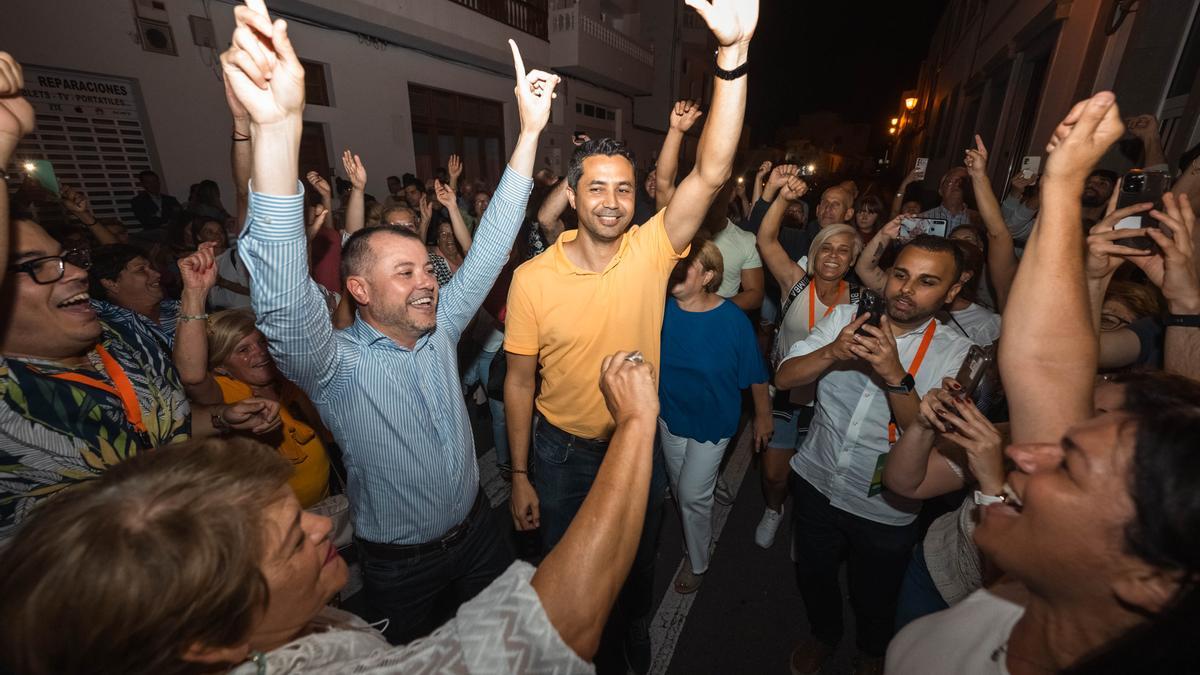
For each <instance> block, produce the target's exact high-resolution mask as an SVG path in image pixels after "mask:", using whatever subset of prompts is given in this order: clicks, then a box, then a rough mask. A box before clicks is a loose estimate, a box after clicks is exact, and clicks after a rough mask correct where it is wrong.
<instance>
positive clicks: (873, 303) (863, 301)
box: [854, 290, 887, 335]
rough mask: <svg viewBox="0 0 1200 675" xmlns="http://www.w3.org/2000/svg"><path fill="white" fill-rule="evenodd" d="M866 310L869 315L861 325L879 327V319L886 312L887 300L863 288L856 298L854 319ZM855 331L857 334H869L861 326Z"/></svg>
mask: <svg viewBox="0 0 1200 675" xmlns="http://www.w3.org/2000/svg"><path fill="white" fill-rule="evenodd" d="M867 312H870V313H871V316H870V318H868V319H867V321H866V323H864V324H863V326H875V327H876V328H879V321H880V319H882V318H883V315H884V313H885V312H887V302H886V301H885V300H884V299H883V298H882V297H880V296H879V294H878V293H874V292H872V291H868V290H863V292H862V294H861V295H860V296H859V298H858V311H857V312H855V313H854V319H855V320H856V321H857V320H858V319H859V318H860V317H862V315H863V314H866V313H867ZM856 332H857V333H858V334H859V335H869V333H867V331H865V330H863V329H862V327H861V326H860V327H859V329H858V330H857V331H856Z"/></svg>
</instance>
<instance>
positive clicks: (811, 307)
mask: <svg viewBox="0 0 1200 675" xmlns="http://www.w3.org/2000/svg"><path fill="white" fill-rule="evenodd" d="M844 290H846V281H845V280H844V279H843V280H842V281H839V282H838V287H837V298H840V297H842V291H844ZM837 298H834V300H833V304H832V305H830V306H828V307H826V308H825V313H824V314H822V315H821V318H822V319H824V318H825V317H827V316H829V315H830V313H832V312H833V308H834V307H835V306H837ZM815 325H817V282H815V281H814V282H812V283H811V284H809V285H808V332H810V333H811V332H812V329H813V326H815Z"/></svg>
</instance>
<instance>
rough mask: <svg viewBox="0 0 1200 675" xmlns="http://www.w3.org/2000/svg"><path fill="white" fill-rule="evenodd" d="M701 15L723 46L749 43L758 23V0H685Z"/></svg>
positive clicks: (685, 2) (718, 42)
mask: <svg viewBox="0 0 1200 675" xmlns="http://www.w3.org/2000/svg"><path fill="white" fill-rule="evenodd" d="M684 4H686V5H687V6H688V7H691V8H692V9H694V10H696V12H697V13H698V14H699V15H700V18H702V19H704V23H706V24H708V29H709V30H710V31H712V34H713V36H714V37H716V38H717V44H719V45H720V46H722V47H732V46H733V45H737V44H742V45H744V44H747V43H749V42H750V38H752V37H754V28H755V26H757V25H758V0H711V2H709V1H708V0H684Z"/></svg>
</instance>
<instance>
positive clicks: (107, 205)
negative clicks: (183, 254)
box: [7, 66, 187, 226]
mask: <svg viewBox="0 0 1200 675" xmlns="http://www.w3.org/2000/svg"><path fill="white" fill-rule="evenodd" d="M24 75H25V95H26V98H28V99H29V102H30V103H31V104H32V105H33V109H34V112H35V113H36V115H37V129H36V130H35V131H34V132H33V133H31V134H29V135H27V136H26V137H25V138H23V139H21V143H20V145H18V146H17V150H16V152H15V153H14V154H13V158H12V162H11V164H10V166H9V167H8V168H7V170H8V171H9V172H10V173H17V172H21V171H23V167H24V164H25V163H26V162H28V161H29V160H35V159H43V160H47V161H49V162H50V164H51V166H53V168H54V173H55V175H56V176H57V178H58V181H59V184H60V185H63V184H65V185H71V186H74V187H78V188H81V189H82V190H83V191H84V192H85V193H86V194H87V196H88V199H89V200H90V201H91V205H92V209H93V211H94V212H95V214H96V216H97V217H98V218H119V219H120V220H122V221H123V222H125V223H126V224H127V225H132V226H136V222H137V221H136V220H135V219H134V217H133V210H132V209H131V208H130V206H129V200H130V199H132V198H133V197H134V195H136V194H137V192H138V190H139V188H138V185H137V175H138V173H139V172H141V171H145V170H147V169H150V170H157V167H156V166H155V162H154V161H153V156H154V152H153V148H152V147H151V145H150V140H149V133H148V131H147V130H148V129H149V122H148V118H147V116H146V111H145V110H144V109H143V108H142V105H141V99H140V97H139V96H138V88H137V81H136V80H132V79H127V78H119V77H109V76H107V75H93V74H90V73H80V72H76V71H68V70H59V69H52V68H42V67H38V66H25V67H24ZM16 182H17V181H10V183H9V185H10V188H16V187H18V186H17V185H15V183H16ZM164 187H165V179H164ZM172 189H173V191H174V192H176V193H178V192H179V191H180V190H186V186H184V185H183V184H180V183H176V184H175V185H173V186H172ZM176 196H177V197H179V198H180V200H181V201H182V200H183V199H185V198H186V197H187V195H186V194H182V195H179V194H176ZM39 197H40V198H39V199H38V201H36V202H35V203H34V204H33V209H34V211H35V214H36V215H37V217H38V219H39V220H40V221H41V222H42V223H43V224H44V225H47V226H54V225H58V224H61V223H62V222H63V221H64V220H65V214H64V212H63V210H62V209H61V207H60V206H59V205H58V204H57V203H56V201H55V199H53V198H52V197H51V196H50V195H48V194H46V193H41V194H40V195H39Z"/></svg>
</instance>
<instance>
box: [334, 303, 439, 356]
mask: <svg viewBox="0 0 1200 675" xmlns="http://www.w3.org/2000/svg"><path fill="white" fill-rule="evenodd" d="M436 330H437V329H436V328H435V329H434V330H433V331H430V332H429V333H427V334H425V335H422V336H421V337H420V338H419V339H418V340H417V343H416V344H415V345H413V348H412V349H409V348H408V347H402V346H400V345H398V344H396V341H395V340H393V339H392V338H390V337H388V336H386V335H384V334H383V333H381V332H380V331H379V329H378V328H376V327H374V326H372V325H371V324H369V323H367V322H366V321H363V318H362V315H361V314H359V313H358V312H355V314H354V323H352V324H350V327H349V328H347V329H346V333H347V334H349V335H350V337H351V338H353V339H354V340H355V341H356V342H358V343H360V344H363V345H365V346H367V347H376V346H378V347H383V348H387V349H395V350H398V351H402V352H417V351H420V350H421V348H422V347H424V346H425V344H426V343H427V342H429V337H430V336H431V335H433V333H434V331H436Z"/></svg>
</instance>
